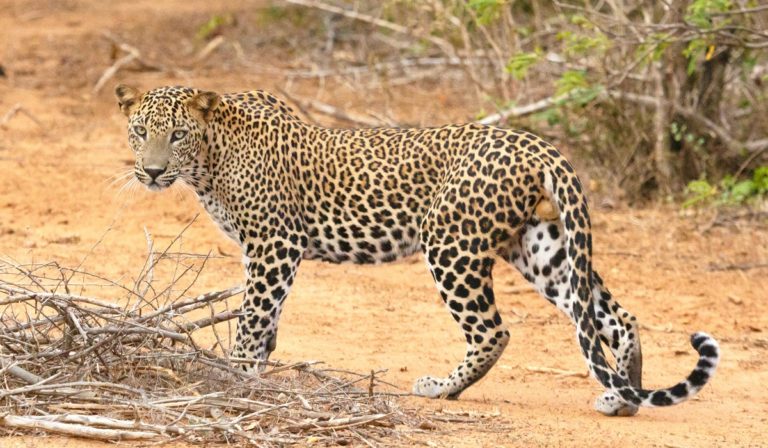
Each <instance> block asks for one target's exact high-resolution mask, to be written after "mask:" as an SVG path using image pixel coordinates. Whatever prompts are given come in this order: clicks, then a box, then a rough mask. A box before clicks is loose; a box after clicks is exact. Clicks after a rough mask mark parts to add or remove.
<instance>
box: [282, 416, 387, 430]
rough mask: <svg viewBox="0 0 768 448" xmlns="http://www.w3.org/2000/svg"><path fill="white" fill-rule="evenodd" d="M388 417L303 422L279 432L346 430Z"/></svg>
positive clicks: (360, 417)
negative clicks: (321, 429)
mask: <svg viewBox="0 0 768 448" xmlns="http://www.w3.org/2000/svg"><path fill="white" fill-rule="evenodd" d="M388 416H389V414H373V415H362V416H359V417H343V418H332V419H330V420H323V421H311V422H303V423H299V424H298V425H291V426H286V427H284V428H282V429H281V431H287V432H299V431H305V430H314V429H320V428H323V429H340V428H347V427H350V426H359V425H364V424H366V423H371V422H374V421H376V420H381V419H383V418H385V417H388Z"/></svg>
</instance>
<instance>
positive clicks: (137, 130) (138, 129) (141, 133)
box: [133, 126, 147, 138]
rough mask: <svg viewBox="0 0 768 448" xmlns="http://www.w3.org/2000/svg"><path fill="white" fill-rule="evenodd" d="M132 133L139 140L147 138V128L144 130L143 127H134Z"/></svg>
mask: <svg viewBox="0 0 768 448" xmlns="http://www.w3.org/2000/svg"><path fill="white" fill-rule="evenodd" d="M133 132H135V133H136V135H138V136H139V137H141V138H145V137H146V136H147V128H145V127H144V126H134V127H133Z"/></svg>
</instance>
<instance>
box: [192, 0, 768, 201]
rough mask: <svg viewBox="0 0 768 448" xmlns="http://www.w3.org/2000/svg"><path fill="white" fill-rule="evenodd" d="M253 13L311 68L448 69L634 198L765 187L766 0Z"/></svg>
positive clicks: (742, 196)
mask: <svg viewBox="0 0 768 448" xmlns="http://www.w3.org/2000/svg"><path fill="white" fill-rule="evenodd" d="M233 21H234V20H233V18H231V17H213V18H212V19H211V21H210V22H209V23H207V24H204V25H203V26H202V27H201V28H200V31H199V33H198V37H199V38H201V39H211V38H212V37H213V36H215V35H216V34H217V33H218V32H220V31H221V30H225V29H226V27H227V26H228V24H231V23H232V22H233ZM260 26H269V27H273V28H275V29H278V28H279V29H282V30H283V32H282V33H278V35H277V37H275V38H274V39H275V42H273V44H274V43H278V42H277V41H279V43H281V44H283V45H285V46H286V47H288V48H291V47H293V48H294V49H295V50H296V53H297V54H298V53H301V54H302V55H304V57H305V58H306V64H307V66H308V67H313V68H314V72H315V74H317V73H318V72H321V71H324V72H325V74H327V73H341V71H344V70H346V72H347V73H351V71H354V70H358V71H362V70H368V71H374V72H376V73H377V74H379V75H380V76H382V77H385V78H386V77H390V78H395V81H397V82H411V81H413V80H414V79H418V80H419V81H424V80H429V79H436V78H443V77H447V76H450V77H453V78H455V79H457V82H460V83H463V85H464V86H465V87H466V89H468V90H469V91H471V93H472V94H473V95H474V96H475V98H476V100H477V102H478V104H479V105H480V106H479V108H478V111H477V116H476V117H474V118H476V119H478V120H481V121H483V122H485V123H499V124H502V125H505V126H513V127H522V128H531V129H533V130H534V131H536V132H537V133H539V134H542V135H544V136H545V137H547V138H549V139H550V140H553V141H554V142H555V143H558V144H563V143H565V144H566V145H567V146H568V147H570V148H573V149H574V151H577V152H578V157H579V158H580V159H587V160H589V163H590V165H591V166H592V167H593V169H595V170H598V171H599V173H600V176H594V178H600V179H604V180H603V182H602V183H603V184H605V185H603V186H604V187H605V188H615V187H618V188H619V189H621V190H623V192H625V193H626V194H627V195H628V197H629V198H630V199H642V198H659V197H661V198H664V197H668V196H669V195H670V194H680V193H685V194H686V195H687V197H688V198H689V199H690V200H689V201H688V202H687V204H691V205H693V204H701V203H709V202H712V200H714V199H717V200H718V201H720V202H721V203H734V202H738V203H741V202H744V201H747V200H750V198H754V197H755V196H761V195H764V194H765V191H766V175H765V172H766V168H765V164H766V150H767V149H768V132H767V131H768V114H767V113H766V112H768V105H767V104H766V93H767V92H766V83H768V52H767V51H766V50H767V49H768V31H766V30H768V5H765V4H761V2H758V1H755V0H694V1H685V0H665V1H658V2H657V1H624V0H604V1H555V2H537V1H530V0H470V1H459V0H427V1H413V0H387V1H384V2H376V1H367V0H360V1H355V2H331V1H314V0H287V1H284V2H274V3H273V6H272V7H271V8H270V9H269V10H268V11H267V12H266V13H264V14H262V17H261V19H260ZM406 69H407V71H406ZM402 73H406V74H405V75H403V74H402ZM467 118H468V119H471V118H473V117H467ZM761 167H762V168H761ZM598 187H601V186H598Z"/></svg>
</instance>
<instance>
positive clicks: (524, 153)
mask: <svg viewBox="0 0 768 448" xmlns="http://www.w3.org/2000/svg"><path fill="white" fill-rule="evenodd" d="M115 94H116V97H117V103H118V106H119V108H120V110H121V111H122V112H123V114H124V115H125V116H126V117H127V119H128V120H127V121H128V126H127V131H128V144H129V146H130V148H131V149H132V151H133V153H134V155H135V164H134V168H133V171H134V174H135V177H136V178H137V179H138V181H139V182H141V183H142V184H144V185H145V186H146V187H147V188H148V189H149V190H152V191H160V190H164V189H167V188H168V187H170V186H171V185H172V184H173V183H174V182H177V181H179V182H182V183H183V184H186V186H188V187H191V189H192V190H194V192H195V194H196V195H197V197H198V199H199V201H200V203H201V204H202V207H203V208H204V209H205V210H206V211H207V212H208V214H209V215H210V216H211V218H212V220H213V221H214V222H215V223H216V225H218V227H219V228H220V229H221V230H222V231H223V233H224V234H225V235H227V236H228V237H229V238H231V239H232V240H233V241H234V242H235V243H237V244H238V245H239V247H240V248H241V249H242V257H243V266H244V270H245V286H244V298H243V301H242V305H241V307H240V312H239V317H238V321H237V324H236V334H235V339H234V349H233V350H232V352H231V355H232V358H233V359H236V360H240V361H244V362H240V363H239V364H238V365H239V366H241V368H242V369H243V370H244V371H245V372H248V373H250V374H253V375H258V374H259V372H262V371H263V369H264V368H265V366H266V364H267V362H268V359H269V356H270V354H271V353H273V352H274V351H275V349H276V347H277V329H278V321H279V318H280V314H281V311H282V309H283V306H284V303H285V300H286V297H287V296H288V294H289V291H290V289H291V286H292V285H293V282H294V279H295V277H296V274H297V270H298V267H299V264H300V263H301V261H302V260H321V261H325V262H330V263H356V264H378V263H386V262H391V261H394V260H398V259H401V258H403V257H406V256H409V255H412V254H416V253H418V252H421V253H422V254H423V256H424V259H425V261H426V265H427V268H428V270H429V272H430V273H431V275H432V278H433V279H434V282H435V285H436V287H437V291H438V294H439V296H440V298H441V299H442V302H443V303H444V304H445V306H446V308H447V310H448V312H449V313H450V315H451V316H452V318H453V319H454V320H455V321H456V323H457V324H458V326H459V327H460V329H461V331H462V332H463V334H464V337H465V339H466V353H465V355H464V358H463V360H462V361H461V362H460V363H459V365H458V366H456V367H455V368H454V369H453V370H452V372H451V373H449V374H448V375H447V376H425V377H421V378H419V379H417V380H416V381H415V383H414V385H413V388H412V393H413V394H414V395H418V396H423V397H428V398H442V399H457V398H458V397H459V396H460V394H461V393H462V392H463V391H465V390H466V389H467V388H468V387H470V386H471V385H473V384H474V383H476V382H478V381H479V380H480V379H481V378H483V377H484V376H485V375H486V374H487V373H488V372H489V370H490V369H491V367H492V366H493V365H494V364H495V363H496V362H497V361H498V360H499V358H500V356H501V355H502V352H504V349H505V347H506V346H507V344H508V343H509V340H510V332H509V330H508V327H507V326H506V325H505V323H504V322H503V320H502V317H501V314H500V313H499V311H498V310H497V306H496V297H495V295H494V289H493V277H492V272H493V269H494V266H495V265H496V263H498V262H506V263H509V264H511V265H513V266H515V267H516V268H517V270H519V271H520V273H521V274H522V276H523V277H524V278H525V279H526V280H527V281H528V282H530V284H531V285H532V286H533V288H534V289H535V291H537V292H538V293H539V294H540V295H541V296H543V297H544V299H546V300H547V301H549V302H550V303H552V304H553V305H555V306H556V307H557V309H558V310H560V311H561V312H562V313H563V314H564V315H565V316H567V317H568V318H569V319H570V320H571V322H572V323H573V324H574V327H575V330H576V331H575V333H576V341H577V343H578V347H579V349H580V350H579V351H580V352H581V355H582V357H583V358H584V360H585V362H586V364H587V368H588V371H589V374H590V375H591V376H592V377H593V378H595V379H596V380H597V381H598V382H599V383H600V385H601V386H602V387H603V388H604V391H603V393H602V395H600V396H598V397H597V399H596V400H595V403H594V408H595V409H596V410H597V411H599V412H601V413H603V414H605V415H611V416H614V415H620V416H630V415H634V414H636V413H637V412H638V409H639V408H640V407H661V406H670V405H675V404H678V403H681V402H683V401H685V400H687V399H689V398H691V397H693V396H694V395H696V394H697V393H698V392H699V391H700V390H701V389H702V387H703V386H704V385H705V384H706V383H707V382H708V381H709V380H710V379H711V378H712V377H713V375H714V374H715V371H716V368H717V365H718V363H719V361H720V348H719V345H718V342H717V341H716V340H715V339H714V338H713V337H712V336H710V335H709V334H707V333H704V332H696V333H694V334H693V335H691V337H690V343H691V345H692V346H693V349H694V350H695V351H696V352H697V353H698V361H697V363H696V365H695V367H694V369H693V370H692V371H691V373H690V374H689V375H688V376H687V377H685V378H684V379H683V380H681V381H679V382H678V383H676V384H675V385H674V386H672V387H667V388H660V389H644V388H643V387H642V352H641V346H640V338H639V324H638V321H637V318H636V317H635V316H634V315H633V314H630V313H629V312H628V311H627V310H625V309H624V308H623V307H622V306H621V305H620V304H619V303H618V301H617V300H616V299H615V298H614V296H613V295H612V294H611V293H610V291H609V290H608V289H607V288H606V286H605V284H604V281H603V279H602V278H601V277H600V275H599V274H598V273H597V271H596V270H595V269H594V268H593V266H592V226H591V221H590V213H589V208H588V206H587V198H586V192H585V190H584V187H583V186H582V183H581V182H580V180H579V177H578V176H577V174H576V172H575V170H574V168H573V166H572V165H571V164H570V162H569V161H568V160H566V158H565V157H564V156H563V155H562V154H561V153H560V151H558V150H557V149H556V148H555V147H554V146H553V145H551V144H550V143H548V142H546V141H545V140H543V139H542V138H540V137H537V136H536V135H534V134H532V133H531V132H528V131H524V130H512V129H506V128H501V127H496V126H491V125H482V124H477V123H467V124H460V125H456V124H451V125H445V126H439V127H412V128H398V127H381V128H329V127H323V126H319V125H316V124H313V123H309V122H307V121H305V120H302V119H301V117H300V116H299V115H298V114H296V113H295V112H294V110H293V108H291V107H290V106H289V105H288V104H287V103H286V102H285V101H283V100H281V99H279V98H277V97H276V96H274V95H272V94H270V93H268V92H266V91H263V90H252V91H246V92H239V93H227V94H219V93H216V92H213V91H209V90H200V89H196V88H191V87H183V86H170V87H158V88H154V89H151V90H148V91H145V92H142V91H140V90H138V89H137V88H135V87H131V86H128V85H125V84H120V85H118V86H117V87H116V88H115ZM603 345H605V346H606V347H608V349H609V350H610V352H611V353H612V355H613V358H614V362H613V364H615V366H614V365H612V363H609V362H608V360H607V359H606V355H605V351H604V349H603Z"/></svg>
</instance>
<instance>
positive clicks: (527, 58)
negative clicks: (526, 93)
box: [505, 52, 541, 80]
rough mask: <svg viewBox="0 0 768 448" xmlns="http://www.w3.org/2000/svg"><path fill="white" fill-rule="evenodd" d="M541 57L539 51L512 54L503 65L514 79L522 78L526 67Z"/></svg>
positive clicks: (529, 66)
mask: <svg viewBox="0 0 768 448" xmlns="http://www.w3.org/2000/svg"><path fill="white" fill-rule="evenodd" d="M540 58H541V52H530V53H520V54H516V55H514V56H512V57H511V58H510V59H509V62H507V66H506V67H505V68H506V70H507V72H508V73H509V74H511V75H512V77H513V78H515V79H518V80H519V79H523V78H525V76H526V75H527V74H528V69H529V68H531V67H532V66H533V65H534V64H536V63H537V62H538V61H539V59H540Z"/></svg>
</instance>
